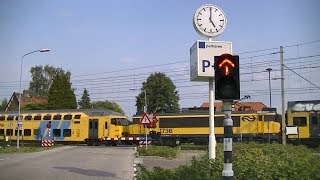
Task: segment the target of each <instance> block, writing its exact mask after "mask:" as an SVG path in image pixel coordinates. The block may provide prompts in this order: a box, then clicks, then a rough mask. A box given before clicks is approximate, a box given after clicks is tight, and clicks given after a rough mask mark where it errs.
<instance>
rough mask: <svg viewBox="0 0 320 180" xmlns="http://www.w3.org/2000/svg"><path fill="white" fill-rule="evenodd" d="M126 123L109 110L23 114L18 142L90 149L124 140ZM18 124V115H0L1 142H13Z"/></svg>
mask: <svg viewBox="0 0 320 180" xmlns="http://www.w3.org/2000/svg"><path fill="white" fill-rule="evenodd" d="M128 123H129V121H128V120H127V117H126V116H124V115H121V114H119V113H116V112H113V111H111V110H108V109H74V110H41V111H22V112H21V126H22V127H21V128H20V131H19V134H20V138H19V139H20V140H22V141H39V140H42V139H53V140H54V141H55V142H64V143H81V142H86V143H88V144H89V145H93V144H99V143H104V141H105V140H107V139H108V138H109V139H110V138H113V139H117V138H122V137H124V136H127V134H128V133H127V125H128ZM17 124H18V112H0V139H4V138H6V139H7V140H11V141H13V140H16V139H17ZM13 143H14V141H13Z"/></svg>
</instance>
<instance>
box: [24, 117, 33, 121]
mask: <svg viewBox="0 0 320 180" xmlns="http://www.w3.org/2000/svg"><path fill="white" fill-rule="evenodd" d="M31 118H32V116H25V117H24V120H31Z"/></svg>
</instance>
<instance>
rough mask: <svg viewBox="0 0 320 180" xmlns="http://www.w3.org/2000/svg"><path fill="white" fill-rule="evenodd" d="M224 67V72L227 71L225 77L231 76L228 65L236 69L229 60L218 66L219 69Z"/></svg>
mask: <svg viewBox="0 0 320 180" xmlns="http://www.w3.org/2000/svg"><path fill="white" fill-rule="evenodd" d="M223 65H224V66H225V67H224V70H225V71H224V74H225V75H229V73H230V71H229V66H228V65H230V66H232V67H235V65H234V63H233V62H231V61H230V60H229V59H225V60H223V61H222V62H221V63H220V64H219V65H218V67H219V68H222V67H223Z"/></svg>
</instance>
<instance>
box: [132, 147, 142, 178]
mask: <svg viewBox="0 0 320 180" xmlns="http://www.w3.org/2000/svg"><path fill="white" fill-rule="evenodd" d="M134 150H135V158H134V161H133V180H135V179H136V176H137V174H138V165H139V164H143V159H142V158H139V153H138V151H137V147H135V148H134Z"/></svg>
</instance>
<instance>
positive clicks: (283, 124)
mask: <svg viewBox="0 0 320 180" xmlns="http://www.w3.org/2000/svg"><path fill="white" fill-rule="evenodd" d="M280 66H281V110H282V121H281V122H282V123H281V124H282V126H281V127H282V128H281V131H282V144H284V145H285V144H287V138H286V120H285V108H284V106H285V104H284V69H283V47H282V46H280Z"/></svg>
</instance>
